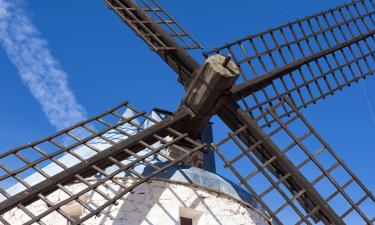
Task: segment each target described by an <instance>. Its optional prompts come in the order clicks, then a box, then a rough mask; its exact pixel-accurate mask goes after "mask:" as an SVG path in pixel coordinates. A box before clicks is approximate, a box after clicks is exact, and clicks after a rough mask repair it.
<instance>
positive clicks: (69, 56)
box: [0, 0, 375, 191]
mask: <svg viewBox="0 0 375 225" xmlns="http://www.w3.org/2000/svg"><path fill="white" fill-rule="evenodd" d="M343 2H344V1H343V0H331V1H316V0H305V1H297V0H289V1H278V0H263V1H246V0H231V1H230V3H228V1H224V0H215V1H214V0H206V1H199V0H190V1H166V0H160V3H161V4H162V5H163V6H165V8H166V9H167V10H168V11H169V12H170V13H171V14H172V15H173V16H174V17H175V18H176V19H177V20H178V21H179V22H181V23H182V24H183V25H184V27H185V28H187V29H188V30H189V31H190V32H191V33H192V34H193V35H194V36H195V37H196V38H197V39H198V40H199V41H200V42H201V44H202V45H203V46H204V47H205V48H206V49H207V50H209V49H211V48H213V47H216V46H219V45H221V44H223V43H225V42H228V41H232V40H235V39H237V38H240V37H243V36H245V35H248V34H253V33H256V32H259V31H263V30H265V29H267V28H271V27H274V26H276V25H281V24H284V23H286V22H288V21H290V20H293V19H296V18H301V17H304V16H306V15H310V14H313V13H315V12H318V11H320V10H324V9H328V8H330V7H334V6H336V5H338V4H341V3H343ZM25 10H26V11H27V12H28V13H29V14H30V16H31V17H32V19H33V22H34V24H35V26H36V27H37V28H38V29H39V31H40V32H41V35H42V36H43V38H45V39H46V40H47V41H48V42H49V47H50V48H51V50H52V55H53V56H54V57H55V58H56V59H57V60H58V61H59V62H60V64H61V66H62V68H63V70H64V71H65V72H66V73H67V76H68V79H69V86H70V88H71V90H73V92H74V94H75V97H76V99H77V101H78V103H79V104H80V105H82V106H83V107H84V108H85V110H86V111H87V114H88V116H92V115H95V114H97V113H99V112H102V111H104V110H105V109H107V108H108V107H110V106H114V105H115V104H117V103H119V102H121V101H123V100H125V99H127V100H129V101H130V102H131V103H132V104H133V105H135V106H136V107H138V108H141V109H143V110H150V109H151V108H153V107H159V108H165V109H168V110H171V111H173V110H174V109H175V108H176V106H177V105H178V103H179V102H180V100H181V98H182V96H183V90H182V87H181V86H180V85H178V84H177V82H176V76H175V74H174V73H173V72H172V71H171V70H170V69H169V67H168V66H166V65H165V64H164V62H162V61H161V60H160V59H159V58H158V56H157V55H156V54H154V53H152V52H150V51H149V50H148V48H147V47H146V45H145V44H144V43H143V42H142V41H141V40H140V39H138V38H137V37H136V36H135V35H134V34H133V33H132V32H131V31H130V29H129V28H127V27H126V26H125V25H124V24H122V22H120V20H119V19H118V17H117V16H115V15H114V13H113V12H111V11H110V10H108V9H107V7H106V5H105V4H104V1H102V0H81V1H73V0H70V1H64V2H61V1H37V0H29V1H27V3H26V5H25ZM0 73H1V78H2V81H1V82H0V105H1V107H0V124H1V125H0V149H1V150H0V151H2V152H4V151H6V150H7V149H10V148H13V147H16V146H18V145H21V144H24V143H27V142H31V141H33V140H36V139H39V138H41V137H43V136H46V135H48V134H51V133H52V132H54V131H55V127H53V126H52V125H51V124H50V123H49V121H48V120H47V118H46V116H45V114H44V113H43V111H42V109H41V107H40V105H39V103H38V102H37V101H36V100H35V98H34V97H33V96H32V95H31V94H30V91H29V90H28V89H27V87H26V86H25V84H24V83H23V82H22V80H21V78H20V76H19V75H18V72H17V70H16V68H15V67H14V65H13V64H12V63H11V62H10V60H9V59H8V57H7V55H6V53H5V51H3V50H2V49H1V48H0ZM365 85H366V87H367V90H368V95H369V99H370V102H371V103H372V104H373V105H375V89H373V88H372V87H374V85H375V78H373V77H370V78H369V79H367V80H366V82H365ZM303 113H304V115H305V116H306V117H307V118H308V119H309V121H310V122H311V123H312V124H313V126H314V127H315V128H316V129H317V130H318V131H319V132H320V134H321V135H322V136H323V137H325V138H326V140H327V141H328V143H330V144H331V146H332V147H333V148H334V149H335V150H336V151H337V152H338V154H339V155H340V156H341V157H342V158H343V159H344V160H345V162H346V163H347V164H349V166H350V167H351V168H352V169H353V170H354V172H355V173H356V174H357V175H359V177H360V178H361V179H362V180H363V181H364V183H365V184H366V185H367V186H368V187H369V188H370V190H372V191H374V190H375V175H374V173H373V172H372V171H374V169H375V166H374V163H373V161H374V159H375V151H374V146H375V143H374V140H375V122H374V121H373V120H372V118H371V115H370V112H369V107H368V103H367V102H366V99H365V96H364V93H363V90H362V87H361V85H359V84H357V85H354V86H353V87H351V88H349V89H345V90H344V91H343V92H340V93H338V94H337V95H335V96H333V97H329V98H328V99H327V100H326V101H323V102H319V103H318V104H317V105H314V106H311V107H309V108H308V109H305V110H304V111H303ZM217 132H219V133H220V132H221V131H220V130H217Z"/></svg>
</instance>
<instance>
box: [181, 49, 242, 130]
mask: <svg viewBox="0 0 375 225" xmlns="http://www.w3.org/2000/svg"><path fill="white" fill-rule="evenodd" d="M238 75H239V69H238V67H237V66H236V65H235V64H234V63H233V62H232V61H230V57H224V56H222V55H215V56H211V57H210V58H208V59H207V60H206V62H205V63H204V64H203V65H202V67H201V68H200V70H199V71H198V72H197V73H196V75H195V77H194V80H193V81H192V82H191V83H190V85H189V87H188V89H187V92H186V95H185V97H184V99H183V102H182V105H181V107H180V108H184V109H186V110H188V111H190V112H191V114H192V120H191V121H190V123H189V124H188V127H187V132H188V133H189V134H191V135H193V136H198V135H199V134H200V132H201V131H202V130H203V128H204V126H205V125H206V124H207V122H208V121H209V120H210V118H211V116H212V115H214V114H215V113H216V112H217V111H218V109H219V108H220V106H222V104H223V103H225V100H226V97H225V96H226V95H227V93H228V92H229V91H230V89H231V88H232V87H233V85H234V84H235V82H236V80H237V78H238Z"/></svg>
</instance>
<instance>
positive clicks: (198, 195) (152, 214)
mask: <svg viewBox="0 0 375 225" xmlns="http://www.w3.org/2000/svg"><path fill="white" fill-rule="evenodd" d="M126 182H127V183H130V182H132V181H130V180H127V181H126ZM81 188H83V185H82V184H74V185H71V186H69V189H75V190H77V189H81ZM102 191H104V192H105V193H106V194H108V195H109V196H111V195H114V193H116V190H114V189H113V187H111V185H109V186H108V187H107V189H105V190H103V189H102ZM61 198H64V194H63V193H62V192H61V191H56V192H55V193H53V194H51V196H50V197H49V199H50V200H52V201H53V200H54V201H58V200H59V199H61ZM81 200H83V201H85V202H89V203H90V204H91V205H92V206H95V205H96V204H100V202H101V201H103V198H102V197H99V196H97V194H94V195H90V193H88V194H87V195H85V196H82V198H81ZM28 208H29V209H30V210H32V211H33V213H35V214H38V212H41V211H44V210H45V209H46V205H45V204H44V203H42V202H36V203H34V204H33V205H32V206H29V207H28ZM62 210H64V211H65V212H66V213H68V214H69V215H70V216H71V217H73V218H78V217H80V216H82V215H85V213H86V212H85V210H84V209H83V208H82V207H81V205H79V204H78V203H76V202H72V203H71V204H70V205H68V206H64V208H62ZM180 216H185V217H191V218H193V219H194V224H195V225H232V224H233V225H245V224H246V225H265V224H269V223H268V222H267V221H266V220H265V219H264V218H263V216H262V215H261V214H260V213H258V211H256V210H253V209H252V208H250V207H249V206H248V205H247V204H244V203H243V202H241V201H239V200H237V199H234V198H232V197H230V196H227V195H225V194H223V193H220V192H217V191H213V190H208V189H206V188H203V187H198V186H196V185H194V186H193V185H191V184H183V183H178V182H171V181H163V180H152V181H151V182H150V183H145V184H142V185H140V186H139V187H138V188H136V189H135V190H134V193H133V194H127V195H126V196H124V198H123V199H121V200H120V201H119V202H118V204H116V205H112V206H111V207H109V208H107V209H106V210H105V211H104V213H102V214H100V215H98V216H97V217H93V218H91V219H90V220H89V221H87V222H85V223H84V224H92V225H94V224H95V225H97V224H103V225H104V224H108V225H109V224H113V225H120V224H121V225H124V224H126V225H139V224H141V225H178V224H180V223H179V218H180ZM6 218H7V220H8V221H9V222H10V223H11V224H14V225H16V224H22V223H24V222H26V221H27V216H26V215H25V214H23V213H21V212H20V211H17V210H16V211H12V212H10V213H7V214H6ZM43 221H44V222H45V223H46V224H51V225H52V224H53V225H66V224H67V221H66V220H65V219H64V218H63V217H62V216H60V215H59V214H58V213H56V212H55V213H53V214H50V215H49V216H48V217H46V218H45V219H44V220H43Z"/></svg>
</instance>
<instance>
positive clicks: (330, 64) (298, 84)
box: [206, 0, 375, 116]
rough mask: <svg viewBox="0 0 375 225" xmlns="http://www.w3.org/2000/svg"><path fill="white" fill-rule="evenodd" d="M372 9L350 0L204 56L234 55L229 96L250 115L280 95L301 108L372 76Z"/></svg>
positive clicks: (366, 1) (369, 2)
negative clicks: (237, 75)
mask: <svg viewBox="0 0 375 225" xmlns="http://www.w3.org/2000/svg"><path fill="white" fill-rule="evenodd" d="M374 9H375V8H374V2H373V1H372V0H360V1H353V2H350V3H347V4H344V5H342V6H338V7H336V8H333V9H331V10H328V11H325V12H321V13H318V14H316V15H313V16H309V17H306V18H304V19H299V20H296V21H294V22H291V23H288V24H286V25H283V26H280V27H277V28H274V29H271V30H267V31H265V32H261V33H259V34H256V35H252V36H249V37H246V38H244V39H240V40H238V41H236V42H233V43H230V44H227V45H224V46H223V47H220V48H216V49H214V50H212V51H209V52H206V55H212V54H217V53H220V54H223V55H227V54H230V55H231V56H232V57H233V59H234V61H235V63H236V64H237V65H238V66H239V68H240V70H241V77H242V79H240V80H239V82H238V83H239V85H238V86H237V87H235V88H233V95H232V96H233V98H234V99H238V100H240V104H242V105H244V106H245V107H246V108H247V111H248V112H250V113H251V114H255V116H256V115H259V114H261V113H262V112H263V111H264V110H265V107H267V106H272V103H273V102H277V101H278V99H279V98H280V97H281V96H284V95H288V98H289V99H290V101H292V103H293V104H294V105H296V106H297V107H298V108H302V107H306V106H308V105H310V104H313V103H315V102H317V101H318V100H321V99H324V98H325V97H327V96H329V95H331V94H334V93H335V92H337V91H339V90H342V89H343V88H344V87H346V86H350V85H351V84H352V83H355V82H358V81H359V80H360V79H362V78H366V77H367V76H369V75H373V73H374V65H375V62H374V49H375V42H374V28H375V21H374ZM255 83H257V84H256V85H255ZM249 86H251V87H249ZM285 114H287V112H285Z"/></svg>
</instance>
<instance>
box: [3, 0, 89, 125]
mask: <svg viewBox="0 0 375 225" xmlns="http://www.w3.org/2000/svg"><path fill="white" fill-rule="evenodd" d="M24 4H25V3H24V2H23V1H19V0H0V44H1V46H2V47H3V48H4V50H5V52H6V54H7V56H8V58H9V59H10V61H11V62H12V63H13V64H14V65H15V67H16V68H17V71H18V74H19V75H20V77H21V79H22V81H23V82H24V83H25V84H26V86H27V87H28V88H29V90H30V92H31V93H32V95H33V96H34V97H35V98H36V99H37V100H38V102H39V103H40V105H41V107H42V109H43V111H44V113H45V115H46V116H47V118H48V121H49V122H50V123H51V124H52V125H53V126H54V127H55V128H56V129H58V130H60V129H63V128H66V127H68V126H69V125H72V124H74V123H76V122H78V121H81V120H83V119H85V118H86V111H85V109H84V108H83V107H82V106H81V105H80V104H78V102H77V100H76V98H75V96H74V93H73V92H72V91H71V89H70V88H69V85H68V79H67V74H66V73H65V72H64V70H63V69H62V67H61V65H60V63H59V62H58V61H57V60H56V59H55V58H54V57H53V56H52V54H51V49H50V48H49V46H48V42H47V41H46V40H45V39H43V37H42V36H41V34H40V32H39V31H38V29H37V28H36V27H35V25H34V24H33V22H32V20H31V19H30V17H29V16H28V14H27V12H26V11H25V9H24V7H23V5H24Z"/></svg>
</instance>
